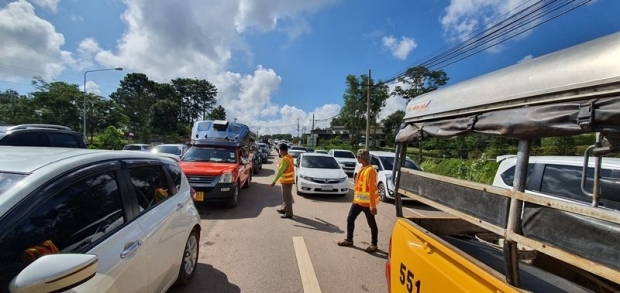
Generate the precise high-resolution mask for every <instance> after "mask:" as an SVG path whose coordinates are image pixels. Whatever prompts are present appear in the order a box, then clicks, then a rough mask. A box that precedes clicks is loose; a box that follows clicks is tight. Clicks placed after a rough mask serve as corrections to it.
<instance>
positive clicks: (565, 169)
mask: <svg viewBox="0 0 620 293" xmlns="http://www.w3.org/2000/svg"><path fill="white" fill-rule="evenodd" d="M497 161H498V162H500V165H499V168H497V172H496V173H495V178H494V179H493V186H498V187H504V188H508V189H512V182H513V180H514V174H515V165H516V162H517V156H499V157H497ZM582 174H583V157H577V156H574V157H571V156H532V157H530V159H529V164H528V170H527V179H526V182H525V191H526V192H528V193H534V194H538V195H546V196H551V195H554V196H555V197H556V198H557V196H560V197H563V198H566V199H569V200H573V201H578V202H585V203H591V202H592V197H590V196H588V195H586V194H585V193H584V192H583V191H582V190H581V175H582ZM600 175H601V177H608V178H609V177H611V178H620V159H619V158H603V160H602V164H601V174H600ZM592 178H594V160H590V161H589V167H588V178H587V179H586V184H585V189H586V191H588V192H592V184H593V183H592V182H593V180H592ZM599 205H600V206H601V207H605V208H610V209H614V210H620V202H617V201H611V200H605V199H601V200H600V203H599Z"/></svg>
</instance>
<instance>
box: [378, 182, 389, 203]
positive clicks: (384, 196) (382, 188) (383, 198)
mask: <svg viewBox="0 0 620 293" xmlns="http://www.w3.org/2000/svg"><path fill="white" fill-rule="evenodd" d="M377 189H378V190H379V200H381V201H382V202H388V201H389V199H388V198H387V194H386V192H387V190H385V185H384V184H383V183H382V182H380V183H379V186H377Z"/></svg>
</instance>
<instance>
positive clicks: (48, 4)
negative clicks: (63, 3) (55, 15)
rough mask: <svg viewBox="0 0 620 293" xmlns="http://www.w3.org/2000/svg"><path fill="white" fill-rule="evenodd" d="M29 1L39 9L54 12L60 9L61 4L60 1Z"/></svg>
mask: <svg viewBox="0 0 620 293" xmlns="http://www.w3.org/2000/svg"><path fill="white" fill-rule="evenodd" d="M29 1H30V2H32V3H34V4H35V5H37V6H39V7H43V8H47V9H49V10H51V11H53V12H56V10H57V9H58V2H60V0H29Z"/></svg>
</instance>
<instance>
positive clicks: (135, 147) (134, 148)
mask: <svg viewBox="0 0 620 293" xmlns="http://www.w3.org/2000/svg"><path fill="white" fill-rule="evenodd" d="M123 150H126V151H140V150H142V148H141V147H140V146H139V145H126V146H125V147H124V148H123Z"/></svg>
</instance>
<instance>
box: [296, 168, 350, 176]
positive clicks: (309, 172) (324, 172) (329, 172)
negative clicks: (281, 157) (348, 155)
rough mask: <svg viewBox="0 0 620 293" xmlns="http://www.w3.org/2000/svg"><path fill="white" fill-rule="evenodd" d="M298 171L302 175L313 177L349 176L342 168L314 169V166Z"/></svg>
mask: <svg viewBox="0 0 620 293" xmlns="http://www.w3.org/2000/svg"><path fill="white" fill-rule="evenodd" d="M297 173H298V174H299V175H300V176H302V175H303V176H309V177H312V178H343V177H347V174H346V173H344V171H343V170H342V169H314V168H303V167H302V168H299V169H297Z"/></svg>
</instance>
